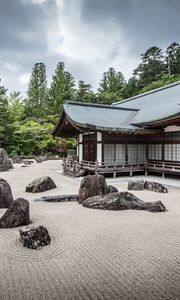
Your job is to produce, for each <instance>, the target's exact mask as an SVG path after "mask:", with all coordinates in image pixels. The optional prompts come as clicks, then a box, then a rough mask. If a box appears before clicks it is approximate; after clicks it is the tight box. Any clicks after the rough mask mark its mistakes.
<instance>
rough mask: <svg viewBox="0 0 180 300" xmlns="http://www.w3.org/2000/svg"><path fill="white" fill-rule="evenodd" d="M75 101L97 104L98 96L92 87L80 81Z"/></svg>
mask: <svg viewBox="0 0 180 300" xmlns="http://www.w3.org/2000/svg"><path fill="white" fill-rule="evenodd" d="M75 100H76V101H80V102H96V96H95V94H94V93H93V91H92V86H91V85H90V84H89V83H85V82H84V81H83V80H80V81H79V83H78V89H77V91H76V95H75Z"/></svg>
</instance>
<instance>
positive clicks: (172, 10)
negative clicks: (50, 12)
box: [81, 0, 180, 53]
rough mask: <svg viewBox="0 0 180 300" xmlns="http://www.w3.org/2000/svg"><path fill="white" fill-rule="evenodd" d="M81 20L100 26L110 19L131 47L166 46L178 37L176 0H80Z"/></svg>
mask: <svg viewBox="0 0 180 300" xmlns="http://www.w3.org/2000/svg"><path fill="white" fill-rule="evenodd" d="M82 3H83V8H82V14H81V17H82V20H83V22H88V23H91V24H93V26H96V25H98V26H101V27H103V24H106V22H109V21H110V20H111V21H112V22H114V23H115V24H116V26H117V27H119V28H120V29H122V28H123V32H124V35H125V36H126V38H127V40H130V41H131V43H132V46H133V49H132V50H133V51H134V50H135V52H138V53H141V51H142V50H144V49H146V48H147V47H148V46H151V45H153V44H157V45H160V46H161V45H162V46H165V45H167V44H168V43H171V42H173V41H175V40H176V41H177V39H178V38H179V25H180V24H179V23H180V21H179V12H180V1H179V0H171V1H169V0H158V1H157V0H151V1H148V0H147V1H146V0H126V1H124V0H113V1H106V0H98V1H97V0H91V1H88V0H83V1H82Z"/></svg>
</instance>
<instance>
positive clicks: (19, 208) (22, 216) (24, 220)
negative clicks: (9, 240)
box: [0, 198, 30, 228]
mask: <svg viewBox="0 0 180 300" xmlns="http://www.w3.org/2000/svg"><path fill="white" fill-rule="evenodd" d="M29 223H30V218H29V202H28V201H27V200H25V199H23V198H18V199H16V200H15V201H14V202H13V203H12V204H11V205H10V206H9V208H8V209H7V210H6V212H5V214H4V215H3V216H2V217H1V219H0V228H13V227H17V226H22V225H28V224H29Z"/></svg>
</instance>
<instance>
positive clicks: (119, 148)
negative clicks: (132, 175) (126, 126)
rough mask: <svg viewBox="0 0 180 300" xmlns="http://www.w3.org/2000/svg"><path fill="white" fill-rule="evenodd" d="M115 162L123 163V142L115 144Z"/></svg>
mask: <svg viewBox="0 0 180 300" xmlns="http://www.w3.org/2000/svg"><path fill="white" fill-rule="evenodd" d="M115 149H116V150H115V162H116V164H118V163H119V164H122V163H125V145H124V144H116V146H115Z"/></svg>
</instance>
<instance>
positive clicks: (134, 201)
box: [82, 192, 166, 212]
mask: <svg viewBox="0 0 180 300" xmlns="http://www.w3.org/2000/svg"><path fill="white" fill-rule="evenodd" d="M82 204H83V206H84V207H89V208H98V209H107V210H124V209H137V210H148V211H150V212H161V211H165V210H166V208H165V206H164V205H163V203H162V202H161V201H155V202H145V201H143V200H141V199H139V198H137V197H136V196H134V195H133V194H132V193H129V192H121V193H111V194H107V195H98V196H94V197H90V198H87V199H86V200H84V201H83V203H82Z"/></svg>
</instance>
